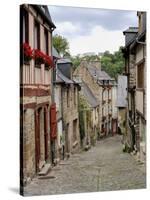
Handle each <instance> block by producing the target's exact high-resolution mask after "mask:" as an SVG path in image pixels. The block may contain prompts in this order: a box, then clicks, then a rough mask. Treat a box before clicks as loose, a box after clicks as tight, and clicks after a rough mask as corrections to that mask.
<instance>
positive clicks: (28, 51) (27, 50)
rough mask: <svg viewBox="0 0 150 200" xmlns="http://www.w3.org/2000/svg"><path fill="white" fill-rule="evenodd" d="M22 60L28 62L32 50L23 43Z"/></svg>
mask: <svg viewBox="0 0 150 200" xmlns="http://www.w3.org/2000/svg"><path fill="white" fill-rule="evenodd" d="M23 54H24V59H25V60H28V61H30V60H31V59H32V58H33V50H32V49H31V47H30V45H29V44H28V43H23Z"/></svg>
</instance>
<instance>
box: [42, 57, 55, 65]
mask: <svg viewBox="0 0 150 200" xmlns="http://www.w3.org/2000/svg"><path fill="white" fill-rule="evenodd" d="M44 61H45V65H46V66H47V67H50V66H51V67H54V63H53V60H52V57H50V56H48V55H46V54H45V55H44Z"/></svg>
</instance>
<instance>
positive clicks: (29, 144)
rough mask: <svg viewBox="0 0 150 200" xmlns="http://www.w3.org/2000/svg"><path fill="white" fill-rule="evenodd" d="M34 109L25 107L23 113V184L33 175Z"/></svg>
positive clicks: (34, 169) (34, 170)
mask: <svg viewBox="0 0 150 200" xmlns="http://www.w3.org/2000/svg"><path fill="white" fill-rule="evenodd" d="M34 114H35V113H34V110H33V109H27V110H26V111H24V114H23V176H24V184H26V183H27V182H29V181H30V180H31V178H32V177H33V176H34V175H35V172H36V168H35V120H34Z"/></svg>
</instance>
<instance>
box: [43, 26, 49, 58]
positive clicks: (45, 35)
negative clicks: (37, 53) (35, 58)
mask: <svg viewBox="0 0 150 200" xmlns="http://www.w3.org/2000/svg"><path fill="white" fill-rule="evenodd" d="M44 38H45V42H44V45H45V53H46V54H47V55H49V52H48V30H47V29H45V30H44Z"/></svg>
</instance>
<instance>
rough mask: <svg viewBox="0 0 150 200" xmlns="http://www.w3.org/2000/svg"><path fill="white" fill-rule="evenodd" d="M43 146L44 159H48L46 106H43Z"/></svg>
mask: <svg viewBox="0 0 150 200" xmlns="http://www.w3.org/2000/svg"><path fill="white" fill-rule="evenodd" d="M44 148H45V151H44V152H45V161H46V160H47V159H48V108H47V106H46V107H45V108H44Z"/></svg>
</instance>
